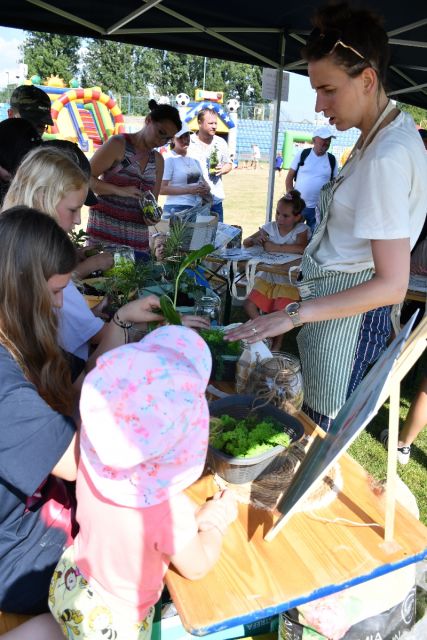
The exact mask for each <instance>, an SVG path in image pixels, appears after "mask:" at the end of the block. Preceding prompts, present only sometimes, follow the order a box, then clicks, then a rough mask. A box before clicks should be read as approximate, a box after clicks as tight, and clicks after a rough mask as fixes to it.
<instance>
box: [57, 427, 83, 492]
mask: <svg viewBox="0 0 427 640" xmlns="http://www.w3.org/2000/svg"><path fill="white" fill-rule="evenodd" d="M78 462H79V436H78V433H76V434H75V435H74V436H73V439H72V440H71V442H70V444H69V445H68V448H67V450H66V451H65V453H64V455H63V456H62V458H60V460H59V461H58V462H57V464H56V465H55V467H54V468H53V469H52V472H51V473H52V475H54V476H57V477H58V478H62V479H63V480H70V481H74V480H75V479H76V478H77V464H78Z"/></svg>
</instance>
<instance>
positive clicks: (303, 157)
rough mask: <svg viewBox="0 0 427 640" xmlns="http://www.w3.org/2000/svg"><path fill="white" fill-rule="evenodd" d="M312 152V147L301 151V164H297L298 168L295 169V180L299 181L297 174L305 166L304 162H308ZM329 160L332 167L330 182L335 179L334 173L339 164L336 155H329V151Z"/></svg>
mask: <svg viewBox="0 0 427 640" xmlns="http://www.w3.org/2000/svg"><path fill="white" fill-rule="evenodd" d="M310 152H311V147H310V148H308V149H303V150H302V151H301V157H300V159H299V162H298V164H297V168H296V169H295V175H294V180H296V179H297V174H298V171H299V168H300V167H302V166H303V165H304V162H305V161H306V160H307V157H308V155H309V154H310ZM328 160H329V164H330V167H331V177H330V180H332V178H333V177H334V171H335V165H336V163H337V159H336V157H335V156H334V155H332V153H329V151H328Z"/></svg>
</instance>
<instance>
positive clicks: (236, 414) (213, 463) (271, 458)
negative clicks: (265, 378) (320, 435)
mask: <svg viewBox="0 0 427 640" xmlns="http://www.w3.org/2000/svg"><path fill="white" fill-rule="evenodd" d="M254 401H255V402H256V396H245V395H234V396H231V397H228V398H222V399H221V400H215V401H214V402H211V403H210V404H209V411H210V414H211V415H212V416H216V417H221V416H222V415H229V416H231V417H232V418H237V419H243V418H246V417H247V416H248V414H249V413H250V412H251V409H252V406H253V402H254ZM255 413H256V415H257V416H259V418H260V419H264V418H267V417H270V418H273V419H274V420H276V421H277V422H279V423H281V424H282V425H283V431H284V432H285V433H287V434H288V435H289V437H290V439H291V442H296V441H297V440H300V439H301V438H302V437H303V435H304V427H303V426H302V424H301V422H300V421H299V420H297V419H296V418H294V417H293V416H290V415H289V414H287V413H285V412H284V411H281V410H280V409H277V407H275V406H273V405H271V404H267V405H264V406H260V407H259V408H257V409H256V411H255ZM286 451H287V450H286V449H285V447H282V446H277V447H272V448H271V449H269V450H268V451H266V452H265V453H263V454H261V455H259V456H255V457H253V458H234V457H233V456H230V455H228V454H226V453H223V452H222V451H219V450H218V449H215V448H214V447H212V446H210V445H209V448H208V456H207V463H208V466H209V467H210V469H211V470H212V471H213V472H214V473H217V474H218V475H219V476H221V478H223V479H224V480H225V481H226V482H231V483H233V484H244V483H245V482H251V481H252V480H256V479H257V478H259V477H261V476H262V475H266V474H267V473H272V472H273V471H274V470H275V469H277V468H278V467H279V466H281V465H282V463H283V456H285V455H286Z"/></svg>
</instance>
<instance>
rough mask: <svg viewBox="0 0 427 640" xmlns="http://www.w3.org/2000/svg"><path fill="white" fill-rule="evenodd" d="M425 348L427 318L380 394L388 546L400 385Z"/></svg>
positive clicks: (395, 460) (386, 540)
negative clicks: (384, 415)
mask: <svg viewBox="0 0 427 640" xmlns="http://www.w3.org/2000/svg"><path fill="white" fill-rule="evenodd" d="M426 346H427V316H425V317H424V318H423V320H422V321H421V322H420V324H419V325H418V327H417V328H416V329H415V331H413V332H412V333H411V335H410V336H409V338H408V341H407V342H406V344H405V347H404V348H403V350H402V353H401V354H400V356H399V357H398V358H397V360H396V362H395V363H394V366H393V370H392V372H391V375H390V378H389V379H388V382H387V384H386V385H385V387H384V389H383V391H382V393H381V401H382V403H384V402H385V401H386V400H387V398H390V409H389V416H388V429H389V431H388V456H387V492H386V512H385V527H384V540H385V542H391V541H392V540H393V534H394V518H395V511H396V477H397V443H398V440H399V409H400V383H401V381H402V380H403V378H404V377H405V376H406V374H407V373H408V371H409V370H410V369H411V368H412V367H413V366H414V364H415V363H416V362H417V360H418V358H420V357H421V355H422V354H423V352H424V350H425V348H426Z"/></svg>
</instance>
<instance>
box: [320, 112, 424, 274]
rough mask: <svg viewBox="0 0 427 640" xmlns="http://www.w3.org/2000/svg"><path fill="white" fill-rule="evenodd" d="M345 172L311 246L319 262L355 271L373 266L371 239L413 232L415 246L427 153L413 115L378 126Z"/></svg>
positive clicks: (421, 213) (420, 222) (421, 219)
mask: <svg viewBox="0 0 427 640" xmlns="http://www.w3.org/2000/svg"><path fill="white" fill-rule="evenodd" d="M341 176H343V181H342V184H340V185H339V186H338V188H337V189H336V191H335V194H334V198H333V203H332V205H331V209H330V213H329V218H328V222H327V227H326V230H325V234H324V236H323V238H322V240H321V241H320V244H319V246H318V247H317V248H316V249H315V251H314V252H313V257H314V258H315V259H316V261H317V262H318V263H320V265H322V266H323V267H325V268H327V269H332V270H334V271H345V272H349V273H355V272H358V271H362V270H364V269H367V268H370V267H373V266H374V262H373V258H372V250H371V242H370V241H371V240H393V239H399V238H410V243H411V248H412V247H413V246H414V244H415V242H416V240H417V238H418V236H419V234H420V232H421V229H422V226H423V224H424V220H425V217H426V211H427V153H426V151H425V148H424V145H423V143H422V140H421V137H420V136H419V134H418V132H417V130H416V128H415V125H414V122H413V120H412V118H411V117H410V116H409V115H407V114H405V113H401V114H400V115H399V116H398V117H397V118H396V119H395V120H394V121H393V122H391V123H390V124H389V125H388V126H386V127H384V129H382V130H380V131H379V132H378V133H377V135H376V136H375V138H374V139H373V141H372V142H371V144H369V145H368V146H367V148H366V150H365V151H364V153H363V155H362V156H360V152H359V153H357V154H356V157H355V159H354V160H352V161H351V162H349V163H348V165H344V167H343V169H342V170H341V173H340V177H341Z"/></svg>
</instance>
